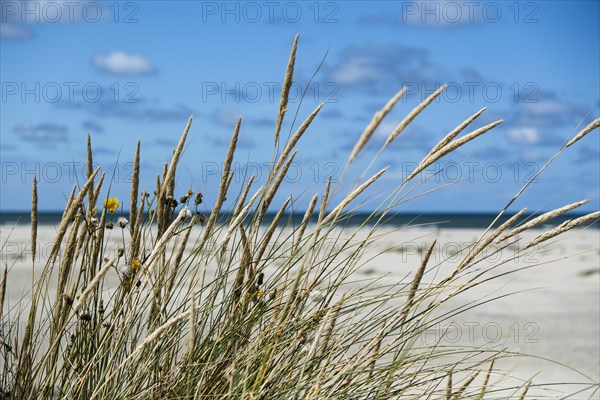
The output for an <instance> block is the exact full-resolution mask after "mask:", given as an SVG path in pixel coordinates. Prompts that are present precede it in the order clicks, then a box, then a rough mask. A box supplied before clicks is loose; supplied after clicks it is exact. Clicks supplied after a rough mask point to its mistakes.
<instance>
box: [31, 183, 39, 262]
mask: <svg viewBox="0 0 600 400" xmlns="http://www.w3.org/2000/svg"><path fill="white" fill-rule="evenodd" d="M31 192H32V193H31V262H32V265H33V266H34V267H35V257H36V254H37V233H38V193H37V178H36V177H35V176H34V177H33V185H32V189H31Z"/></svg>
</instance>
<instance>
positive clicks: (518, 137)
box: [508, 127, 540, 144]
mask: <svg viewBox="0 0 600 400" xmlns="http://www.w3.org/2000/svg"><path fill="white" fill-rule="evenodd" d="M508 139H509V140H510V141H511V142H513V143H515V144H538V143H539V142H540V133H539V131H538V130H537V129H536V128H529V127H521V128H511V129H509V130H508Z"/></svg>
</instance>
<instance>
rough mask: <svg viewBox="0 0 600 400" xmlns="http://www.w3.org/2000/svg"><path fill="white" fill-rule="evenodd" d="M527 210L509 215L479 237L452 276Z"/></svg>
mask: <svg viewBox="0 0 600 400" xmlns="http://www.w3.org/2000/svg"><path fill="white" fill-rule="evenodd" d="M525 211H527V209H526V208H523V209H522V210H521V211H519V212H518V213H516V214H515V215H513V216H512V217H510V218H509V219H508V220H506V222H504V223H503V224H502V225H500V226H499V227H498V228H497V229H496V230H495V231H494V232H492V233H491V234H490V235H489V236H488V237H486V238H485V239H479V240H478V241H477V243H476V244H475V246H474V247H473V249H472V250H471V251H469V253H468V254H467V256H466V257H465V258H464V259H463V260H462V261H461V262H460V264H459V265H458V267H456V269H455V271H454V273H453V275H452V276H455V275H456V274H457V273H458V272H460V271H461V270H462V269H463V268H465V267H466V266H467V265H468V264H469V263H470V262H471V261H473V260H474V259H475V257H477V256H478V255H479V254H481V252H482V251H483V250H485V249H486V248H487V247H488V246H489V245H490V244H491V243H492V242H493V241H494V240H496V238H497V237H498V236H500V235H501V234H502V233H503V232H504V231H506V229H508V227H509V226H511V225H512V224H513V223H514V222H515V221H517V220H518V219H519V218H520V217H521V215H523V213H524V212H525Z"/></svg>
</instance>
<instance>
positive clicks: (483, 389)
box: [478, 357, 496, 400]
mask: <svg viewBox="0 0 600 400" xmlns="http://www.w3.org/2000/svg"><path fill="white" fill-rule="evenodd" d="M495 362H496V357H494V358H492V361H490V366H489V367H488V369H487V371H486V373H485V376H484V377H483V382H482V383H481V390H480V391H479V397H478V400H483V396H484V395H485V393H486V391H487V387H488V383H489V382H490V377H491V376H492V371H493V370H494V363H495Z"/></svg>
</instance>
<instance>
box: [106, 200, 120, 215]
mask: <svg viewBox="0 0 600 400" xmlns="http://www.w3.org/2000/svg"><path fill="white" fill-rule="evenodd" d="M104 208H106V209H107V210H108V211H110V212H111V213H114V212H115V211H117V208H119V199H116V198H114V197H109V198H108V199H106V200H104Z"/></svg>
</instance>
